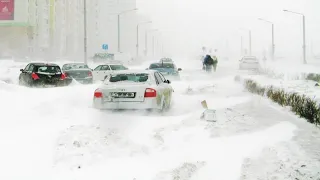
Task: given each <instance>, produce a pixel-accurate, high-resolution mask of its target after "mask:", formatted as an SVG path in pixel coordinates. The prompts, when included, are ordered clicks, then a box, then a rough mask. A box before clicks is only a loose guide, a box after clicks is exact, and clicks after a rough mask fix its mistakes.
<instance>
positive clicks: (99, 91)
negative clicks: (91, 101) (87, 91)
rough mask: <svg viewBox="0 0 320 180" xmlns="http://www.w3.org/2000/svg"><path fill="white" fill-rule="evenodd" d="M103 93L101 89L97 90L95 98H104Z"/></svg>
mask: <svg viewBox="0 0 320 180" xmlns="http://www.w3.org/2000/svg"><path fill="white" fill-rule="evenodd" d="M102 95H103V94H102V92H101V90H100V89H96V90H95V91H94V97H95V98H102Z"/></svg>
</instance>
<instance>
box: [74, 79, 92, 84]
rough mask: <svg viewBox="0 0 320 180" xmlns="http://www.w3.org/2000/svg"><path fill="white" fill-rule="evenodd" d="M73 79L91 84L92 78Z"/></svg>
mask: <svg viewBox="0 0 320 180" xmlns="http://www.w3.org/2000/svg"><path fill="white" fill-rule="evenodd" d="M75 80H76V81H77V82H79V83H81V84H92V82H93V79H92V78H75Z"/></svg>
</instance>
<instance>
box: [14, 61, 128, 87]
mask: <svg viewBox="0 0 320 180" xmlns="http://www.w3.org/2000/svg"><path fill="white" fill-rule="evenodd" d="M126 69H128V68H127V67H125V66H123V65H122V64H121V63H115V62H113V63H107V64H103V65H98V66H97V67H96V68H95V69H91V68H90V67H89V66H88V65H86V64H84V63H67V64H64V65H63V66H62V68H60V66H59V65H57V64H53V63H29V64H28V65H27V66H26V67H25V68H24V69H20V71H21V73H20V75H19V84H20V85H24V86H29V87H44V86H46V87H52V86H55V87H57V86H67V85H69V84H71V82H72V81H73V80H75V81H77V82H79V83H82V84H92V83H93V82H95V81H103V80H104V79H105V78H106V77H107V76H108V75H110V74H111V73H112V72H114V71H117V70H126Z"/></svg>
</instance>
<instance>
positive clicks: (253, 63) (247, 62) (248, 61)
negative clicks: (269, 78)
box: [239, 56, 260, 70]
mask: <svg viewBox="0 0 320 180" xmlns="http://www.w3.org/2000/svg"><path fill="white" fill-rule="evenodd" d="M259 68H260V63H259V60H258V58H257V57H255V56H244V57H243V58H242V59H241V60H240V64H239V69H240V70H258V69H259Z"/></svg>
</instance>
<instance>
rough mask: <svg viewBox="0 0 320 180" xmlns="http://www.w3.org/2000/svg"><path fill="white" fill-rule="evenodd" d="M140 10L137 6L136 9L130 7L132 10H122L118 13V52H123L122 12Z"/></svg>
mask: <svg viewBox="0 0 320 180" xmlns="http://www.w3.org/2000/svg"><path fill="white" fill-rule="evenodd" d="M136 10H138V9H137V8H134V9H130V10H126V11H122V12H120V13H119V14H118V52H121V39H120V35H121V33H120V16H121V15H122V14H125V13H128V12H132V11H136Z"/></svg>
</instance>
